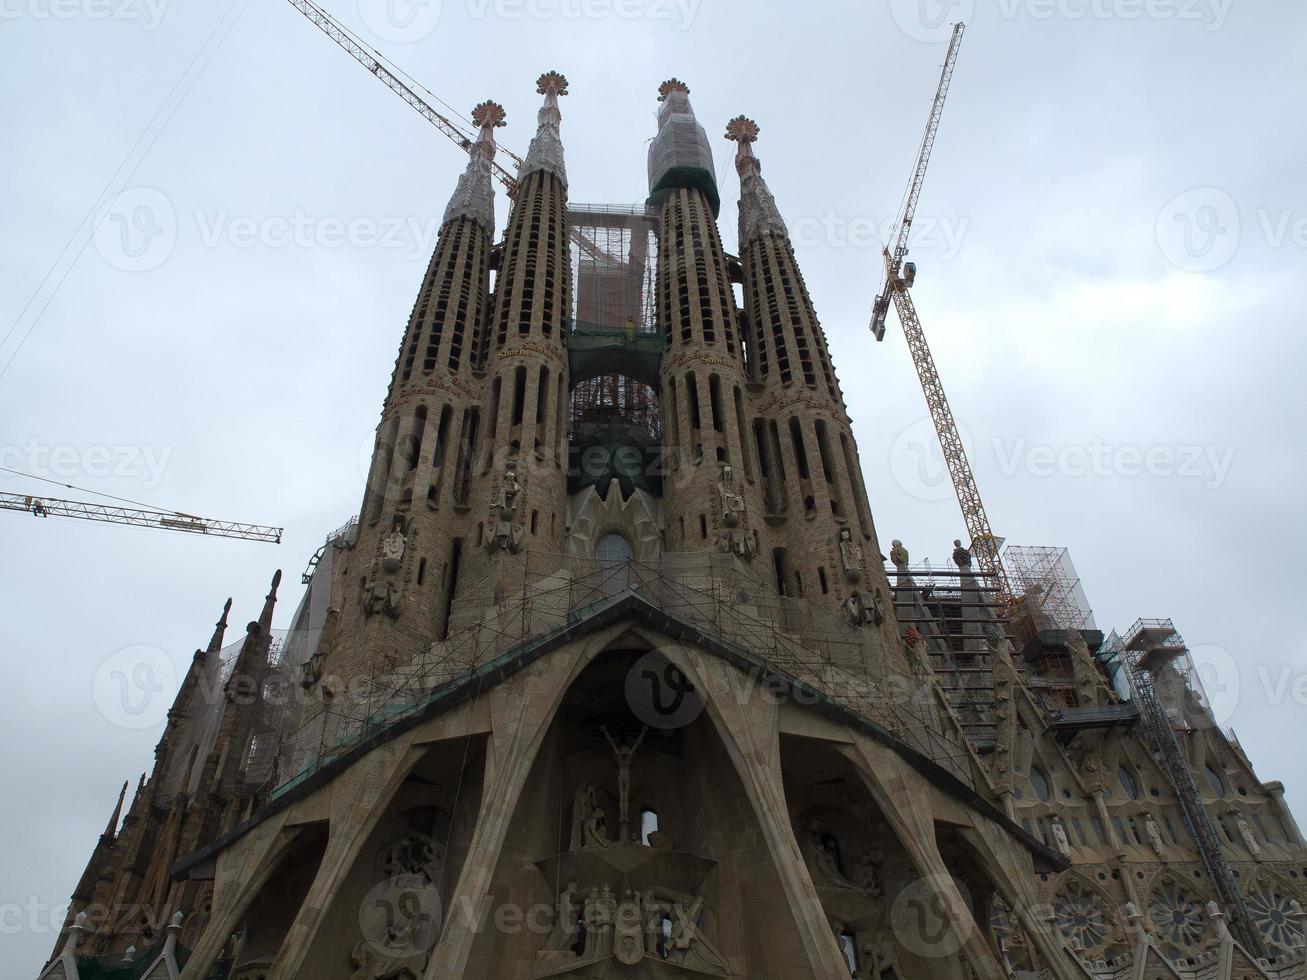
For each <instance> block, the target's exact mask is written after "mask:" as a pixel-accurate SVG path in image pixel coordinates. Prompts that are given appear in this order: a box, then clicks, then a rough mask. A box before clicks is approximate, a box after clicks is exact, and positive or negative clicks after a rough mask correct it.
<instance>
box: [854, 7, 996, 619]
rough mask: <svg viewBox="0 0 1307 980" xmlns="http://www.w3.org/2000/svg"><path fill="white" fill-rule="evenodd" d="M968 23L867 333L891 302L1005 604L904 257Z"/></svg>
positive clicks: (991, 542)
mask: <svg viewBox="0 0 1307 980" xmlns="http://www.w3.org/2000/svg"><path fill="white" fill-rule="evenodd" d="M965 30H966V25H965V24H962V23H958V24H956V25H954V27H953V37H952V39H951V40H950V41H949V46H948V55H947V56H946V57H945V59H944V69H943V71H942V72H941V74H940V78H939V87H938V88H937V89H936V91H935V101H934V102H933V103H932V104H931V107H930V120H929V121H928V122H927V124H926V133H925V135H924V136H923V137H922V139H921V148H920V149H919V150H918V152H917V165H916V168H915V169H914V170H913V172H912V181H911V183H910V184H909V185H908V193H907V196H906V197H905V198H904V202H903V210H902V212H901V214H900V216H899V219H898V222H897V226H896V227H897V231H896V232H895V234H894V235H892V236H891V245H889V246H887V247H886V248H885V249H884V258H885V286H884V288H883V289H882V290H881V293H880V295H879V296H877V297H876V304H875V306H874V307H873V308H872V314H871V332H872V334H873V335H874V336H875V338H876V339H877V340H878V341H879V340H884V339H885V318H886V316H887V315H888V314H889V307H890V304H891V303H893V305H894V309H895V310H897V311H898V315H899V323H900V324H901V325H902V326H903V335H904V336H905V337H906V338H907V341H908V350H909V352H911V354H912V363H913V364H914V365H916V368H917V377H918V378H920V379H921V390H922V391H923V392H924V394H925V396H926V405H927V407H928V408H929V409H930V418H931V421H933V422H934V423H935V432H936V434H937V435H938V436H939V444H940V448H941V449H942V450H943V452H944V461H945V463H946V464H947V465H948V472H949V476H950V478H951V479H952V480H953V489H954V491H955V492H956V493H957V498H958V504H959V506H961V508H962V518H963V520H964V521H965V522H966V526H967V533H968V534H970V535H971V551H972V554H973V556H974V558H975V560H976V563H977V564H978V565H979V567H980V570H981V572H983V573H984V574H985V576H986V577H987V578H989V579H990V580H991V583H992V584H993V586H994V587H995V589H996V590H997V591H998V593H999V595H1000V596H1001V597H1002V599H1003V601H1004V602H1005V603H1010V602H1011V600H1012V590H1011V587H1010V586H1009V584H1008V579H1007V573H1006V572H1005V571H1004V569H1003V562H1002V560H1001V559H1000V558H999V554H998V546H999V542H998V539H997V538H995V537H994V531H993V529H992V528H991V527H990V524H989V517H988V515H987V514H986V513H985V505H984V503H983V502H982V501H981V499H980V490H979V488H978V487H977V486H976V477H975V474H974V473H973V472H972V471H971V463H970V461H968V459H967V451H966V448H965V447H964V446H963V445H962V437H961V436H960V435H959V434H958V425H957V421H956V420H955V419H954V418H953V410H952V409H951V408H949V403H948V397H947V396H946V395H945V394H944V384H943V382H941V381H940V378H939V371H938V370H937V369H936V367H935V358H934V357H933V356H932V355H931V353H930V345H929V344H927V343H926V334H925V332H924V331H923V330H922V329H921V320H920V318H919V317H918V316H917V309H916V306H915V305H914V304H913V302H912V296H911V295H910V293H909V290H910V289H911V288H912V285H913V283H914V282H915V281H916V278H917V266H916V263H914V262H906V261H905V259H906V258H907V255H908V237H909V236H910V235H911V233H912V220H913V218H915V217H916V214H917V203H918V202H919V201H920V199H921V188H922V185H923V184H924V183H925V181H926V168H927V166H928V165H929V164H930V154H931V151H932V150H933V149H934V148H935V137H936V135H937V134H938V133H939V121H940V117H941V116H943V114H944V100H945V99H946V98H947V97H948V90H949V85H950V84H951V83H952V81H953V70H954V68H955V67H956V66H957V61H958V49H959V48H960V47H961V45H962V35H963V32H964V31H965Z"/></svg>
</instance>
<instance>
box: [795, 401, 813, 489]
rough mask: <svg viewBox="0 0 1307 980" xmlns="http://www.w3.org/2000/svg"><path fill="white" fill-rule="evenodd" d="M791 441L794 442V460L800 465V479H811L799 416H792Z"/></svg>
mask: <svg viewBox="0 0 1307 980" xmlns="http://www.w3.org/2000/svg"><path fill="white" fill-rule="evenodd" d="M790 441H791V442H792V443H793V444H794V462H795V464H796V465H797V466H798V467H799V479H800V480H808V479H811V474H810V473H809V472H808V453H807V450H806V449H805V448H804V445H803V426H802V425H801V424H800V423H799V419H798V417H797V416H791V417H790Z"/></svg>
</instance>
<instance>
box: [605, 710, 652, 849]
mask: <svg viewBox="0 0 1307 980" xmlns="http://www.w3.org/2000/svg"><path fill="white" fill-rule="evenodd" d="M599 730H600V731H601V732H603V733H604V738H606V739H608V744H609V745H611V746H612V747H613V754H614V755H616V756H617V837H618V840H622V841H627V840H630V839H631V814H630V808H631V760H632V759H633V758H634V757H635V750H636V749H638V748H639V747H640V743H641V742H643V741H644V736H645V734H646V733H647V732H648V731H649V726H648V725H645V726H644V728H642V729H641V730H640V736H639V737H638V738H637V739H636V740H635V741H634V742H632V743H631V744H630V745H622V744H620V743H619V742H618V741H617V740H616V739H614V738H613V736H612V735H610V734H609V732H608V728H607V726H601V727H600V729H599Z"/></svg>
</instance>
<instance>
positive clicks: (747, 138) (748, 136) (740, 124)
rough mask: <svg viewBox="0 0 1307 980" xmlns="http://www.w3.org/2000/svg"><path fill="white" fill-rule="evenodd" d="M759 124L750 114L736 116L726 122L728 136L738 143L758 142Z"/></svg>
mask: <svg viewBox="0 0 1307 980" xmlns="http://www.w3.org/2000/svg"><path fill="white" fill-rule="evenodd" d="M758 133H759V129H758V124H757V123H756V122H754V121H753V120H752V119H750V118H749V117H748V116H736V117H735V118H734V119H732V120H731V121H730V122H728V123H727V124H726V138H727V139H728V140H732V141H733V142H736V143H741V144H748V143H754V142H757V139H758Z"/></svg>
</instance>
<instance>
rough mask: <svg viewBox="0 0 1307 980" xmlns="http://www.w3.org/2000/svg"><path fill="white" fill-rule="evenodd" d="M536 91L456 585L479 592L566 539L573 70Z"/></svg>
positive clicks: (495, 316)
mask: <svg viewBox="0 0 1307 980" xmlns="http://www.w3.org/2000/svg"><path fill="white" fill-rule="evenodd" d="M537 92H538V93H539V94H540V95H543V96H544V104H543V105H542V106H541V108H540V113H539V120H538V125H537V128H536V134H535V137H534V138H533V139H532V140H531V146H530V149H529V151H528V153H527V155H526V162H525V164H524V166H523V167H522V172H521V174H520V182H519V185H518V190H517V199H516V200H515V201H514V202H513V208H512V212H511V213H510V215H509V219H508V229H507V231H506V232H505V236H504V243H503V246H502V253H500V254H497V255H496V257H495V262H496V267H497V270H498V272H497V277H498V278H497V280H496V284H495V293H494V302H493V306H492V309H491V316H490V320H489V324H488V336H487V343H486V351H487V358H486V362H485V364H484V367H483V373H484V380H483V382H482V384H483V404H484V405H485V406H486V408H485V439H484V445H485V449H484V450H483V451H482V452H481V453H480V454H479V457H478V464H477V467H476V475H475V477H474V479H473V481H472V487H473V489H472V497H471V502H470V506H471V507H472V511H473V514H474V518H475V520H476V528H475V531H474V533H473V535H472V540H471V541H470V543H469V547H468V548H467V550H466V561H465V562H464V568H465V570H466V571H465V576H464V578H463V580H462V581H463V583H464V586H463V587H461V588H460V590H459V591H460V595H466V596H468V597H469V598H471V599H472V600H473V601H474V602H475V601H492V600H495V601H497V600H498V598H500V597H502V595H503V594H504V593H505V592H508V591H520V590H521V589H522V587H523V584H522V583H523V581H524V579H523V576H524V574H525V561H526V558H525V555H526V552H527V551H528V550H530V551H533V552H540V553H548V554H558V553H561V551H562V548H563V535H564V523H565V513H564V511H565V500H566V489H567V483H566V468H565V467H566V461H567V390H568V380H567V378H568V364H567V332H568V330H569V328H570V315H571V312H570V311H571V289H572V272H571V258H570V253H569V248H568V231H567V167H566V165H565V163H564V160H563V143H562V138H561V137H560V135H559V124H560V123H561V121H562V113H561V112H560V111H559V107H558V100H559V99H560V98H561V97H563V96H565V95H567V94H568V90H567V79H566V78H565V77H564V76H563V75H561V74H559V73H558V72H556V71H551V72H546V73H545V74H543V75H541V76H540V78H539V80H538V82H537ZM477 590H480V592H481V593H482V594H481V595H479V596H478V595H477V594H476V593H477Z"/></svg>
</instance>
